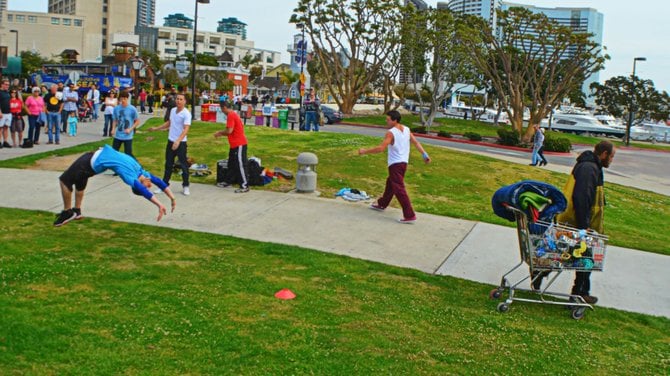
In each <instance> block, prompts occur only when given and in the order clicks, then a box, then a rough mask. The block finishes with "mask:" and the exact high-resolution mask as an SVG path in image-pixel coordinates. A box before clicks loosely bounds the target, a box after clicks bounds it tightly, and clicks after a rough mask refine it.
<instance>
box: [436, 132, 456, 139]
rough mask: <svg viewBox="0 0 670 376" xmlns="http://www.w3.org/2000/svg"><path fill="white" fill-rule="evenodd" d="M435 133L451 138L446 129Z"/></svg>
mask: <svg viewBox="0 0 670 376" xmlns="http://www.w3.org/2000/svg"><path fill="white" fill-rule="evenodd" d="M437 135H438V136H440V137H444V138H451V137H452V136H451V133H449V132H447V131H439V132H437Z"/></svg>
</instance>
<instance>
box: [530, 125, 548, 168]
mask: <svg viewBox="0 0 670 376" xmlns="http://www.w3.org/2000/svg"><path fill="white" fill-rule="evenodd" d="M533 128H535V134H534V135H533V154H532V157H531V162H530V165H531V166H537V164H538V163H539V164H540V166H544V165H546V164H547V159H546V158H545V157H544V154H543V153H542V150H543V149H544V132H543V131H542V129H541V128H540V125H539V124H534V125H533Z"/></svg>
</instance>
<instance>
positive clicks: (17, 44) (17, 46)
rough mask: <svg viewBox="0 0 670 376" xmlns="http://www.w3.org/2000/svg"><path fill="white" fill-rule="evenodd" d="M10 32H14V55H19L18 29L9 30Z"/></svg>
mask: <svg viewBox="0 0 670 376" xmlns="http://www.w3.org/2000/svg"><path fill="white" fill-rule="evenodd" d="M9 32H10V33H16V54H15V55H14V56H19V31H18V30H9Z"/></svg>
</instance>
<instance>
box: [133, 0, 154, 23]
mask: <svg viewBox="0 0 670 376" xmlns="http://www.w3.org/2000/svg"><path fill="white" fill-rule="evenodd" d="M155 21H156V0H137V23H136V25H137V26H153V25H154V22H155Z"/></svg>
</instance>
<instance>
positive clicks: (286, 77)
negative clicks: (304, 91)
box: [279, 70, 300, 86]
mask: <svg viewBox="0 0 670 376" xmlns="http://www.w3.org/2000/svg"><path fill="white" fill-rule="evenodd" d="M299 79H300V73H293V71H291V70H285V71H283V72H281V73H280V74H279V81H281V82H282V83H284V84H286V85H289V86H290V85H291V84H293V83H294V82H296V81H298V80H299Z"/></svg>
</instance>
